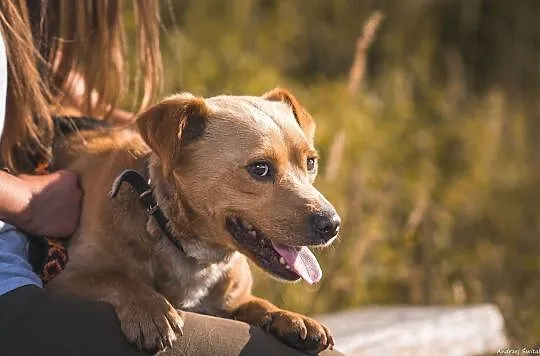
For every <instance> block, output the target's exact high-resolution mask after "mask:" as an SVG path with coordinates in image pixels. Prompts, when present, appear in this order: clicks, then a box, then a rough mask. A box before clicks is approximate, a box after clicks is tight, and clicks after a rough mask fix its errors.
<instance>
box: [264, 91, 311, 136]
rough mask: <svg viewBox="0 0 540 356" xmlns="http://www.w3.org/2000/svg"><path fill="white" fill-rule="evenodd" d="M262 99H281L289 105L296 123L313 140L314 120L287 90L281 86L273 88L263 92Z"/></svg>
mask: <svg viewBox="0 0 540 356" xmlns="http://www.w3.org/2000/svg"><path fill="white" fill-rule="evenodd" d="M262 97H263V99H266V100H271V101H281V102H283V103H285V104H287V105H289V106H290V107H291V109H292V112H293V114H294V117H295V118H296V121H297V122H298V125H300V127H301V128H302V130H303V131H304V133H305V134H306V136H307V138H308V139H310V140H311V141H313V138H314V136H315V121H313V118H312V117H311V115H310V114H309V113H308V112H307V111H306V110H305V109H304V108H303V107H302V105H300V103H299V102H298V100H297V99H296V98H295V97H294V95H292V94H291V93H290V92H289V91H287V90H286V89H282V88H275V89H272V90H271V91H269V92H268V93H266V94H264V95H263V96H262Z"/></svg>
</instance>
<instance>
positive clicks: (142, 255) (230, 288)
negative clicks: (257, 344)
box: [48, 89, 335, 352]
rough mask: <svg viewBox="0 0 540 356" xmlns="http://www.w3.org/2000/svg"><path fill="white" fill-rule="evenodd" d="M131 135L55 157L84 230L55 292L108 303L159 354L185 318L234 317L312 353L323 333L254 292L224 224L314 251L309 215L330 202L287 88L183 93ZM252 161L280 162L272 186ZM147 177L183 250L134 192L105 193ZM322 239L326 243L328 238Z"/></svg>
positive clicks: (134, 337) (85, 138) (104, 132)
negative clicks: (121, 181)
mask: <svg viewBox="0 0 540 356" xmlns="http://www.w3.org/2000/svg"><path fill="white" fill-rule="evenodd" d="M135 125H136V127H135V128H127V129H98V130H94V131H90V132H83V133H79V134H74V135H71V136H70V137H68V139H67V144H65V145H62V146H61V147H60V148H59V149H58V150H57V152H56V156H55V160H56V164H57V166H58V167H57V168H69V169H71V170H73V171H75V172H77V173H78V174H79V175H80V179H81V185H82V188H83V189H84V192H85V195H84V201H83V212H82V217H81V223H80V228H79V230H78V231H77V233H76V234H75V235H74V236H73V238H72V240H71V242H70V247H69V255H70V262H69V263H68V265H67V268H66V270H65V271H63V272H62V274H60V275H59V276H58V277H57V278H56V279H54V280H53V281H52V282H51V283H50V284H49V286H48V288H50V289H52V290H53V291H58V292H62V293H69V294H75V295H78V296H81V297H85V298H90V299H94V300H99V301H104V302H107V303H110V304H112V305H113V306H114V308H115V311H116V313H117V315H118V318H119V321H120V324H121V327H122V330H123V332H124V333H125V335H126V336H127V338H128V339H129V341H131V342H133V343H136V344H137V345H138V346H139V347H140V348H144V349H154V350H155V349H163V348H165V347H167V346H168V345H170V344H171V342H173V341H174V340H176V339H177V334H179V333H181V329H182V326H183V320H182V312H181V310H186V311H196V312H202V313H207V314H212V315H217V316H222V317H228V318H235V319H238V320H242V321H245V322H247V323H250V324H252V325H257V326H261V327H263V328H265V329H266V330H268V331H269V332H272V333H273V334H275V335H276V336H277V337H278V338H280V339H281V340H283V341H284V342H286V343H288V344H290V345H291V346H294V347H297V348H300V349H303V350H306V351H312V352H316V351H320V350H322V349H324V348H326V347H328V346H331V345H333V340H332V336H331V334H330V332H329V331H328V329H327V328H326V327H325V326H324V325H322V324H320V323H319V322H317V321H315V320H313V319H310V318H308V317H306V316H303V315H300V314H297V313H293V312H290V311H285V310H282V309H279V308H278V307H276V306H274V305H272V304H271V303H269V302H268V301H266V300H264V299H260V298H257V297H254V296H252V295H251V292H250V291H251V285H252V277H251V272H250V270H249V266H248V264H247V261H246V257H245V255H247V256H248V257H253V256H251V255H250V251H248V250H246V249H245V248H243V247H242V246H241V245H239V244H238V243H237V242H236V241H235V240H234V239H233V238H232V236H231V234H230V233H229V231H228V230H227V229H226V227H225V221H226V219H227V218H228V217H230V216H236V217H239V218H241V219H243V220H245V221H249V222H250V223H252V224H254V225H256V226H257V229H258V230H260V231H263V232H264V234H265V235H266V236H267V237H268V238H269V239H270V240H272V241H274V242H278V243H282V244H287V245H290V246H291V245H292V246H300V245H317V244H319V245H321V244H323V243H322V242H321V241H315V240H314V239H313V236H312V234H311V235H310V233H309V231H308V230H309V227H308V226H307V225H308V224H307V221H308V219H307V217H308V216H309V215H310V214H312V213H313V212H318V211H323V210H325V211H331V212H333V213H334V214H335V212H334V210H333V208H332V206H331V205H330V204H329V203H328V202H327V201H326V199H325V198H324V197H323V196H322V195H321V194H320V193H319V192H318V191H317V190H316V189H315V188H314V187H313V186H312V182H313V179H314V174H313V173H310V172H307V170H306V164H305V162H306V158H307V157H308V156H312V155H315V154H316V153H315V150H314V147H313V135H314V130H315V125H314V123H313V120H312V119H311V117H310V116H309V114H308V113H307V112H306V111H305V110H304V109H303V108H302V107H301V106H300V105H299V104H298V102H297V100H296V99H295V98H294V97H293V96H292V95H291V94H290V93H288V92H287V91H285V90H282V89H275V90H274V91H272V92H270V93H268V94H266V95H264V96H263V97H233V96H218V97H214V98H210V99H202V98H197V97H194V96H192V95H191V94H179V95H173V96H171V97H168V98H166V99H165V100H163V101H162V102H161V103H159V104H157V105H155V106H153V107H151V108H150V109H148V110H147V111H146V112H144V113H142V114H141V115H140V116H139V117H138V119H137V121H136V123H135ZM254 158H264V159H267V160H269V161H271V162H273V164H274V165H275V166H276V178H275V180H274V181H273V182H262V181H257V180H256V179H254V178H253V177H252V176H250V175H249V173H248V172H247V171H246V169H245V166H246V165H247V164H248V162H249V161H250V160H252V159H254ZM128 168H131V169H136V170H138V171H139V172H145V171H146V170H148V172H149V175H150V177H151V180H152V185H153V189H154V194H155V197H156V200H157V201H158V203H159V205H160V206H161V208H162V209H163V211H164V213H165V214H166V216H168V218H169V220H170V223H171V226H170V227H171V229H172V232H173V234H174V236H175V237H176V238H177V239H179V240H180V241H181V244H182V246H183V248H184V249H185V251H186V254H187V256H186V255H184V254H182V253H181V252H180V251H179V250H178V249H177V248H176V247H175V246H174V245H173V244H172V243H171V242H170V241H169V240H168V239H167V238H166V237H165V236H164V234H163V232H162V231H161V230H160V229H159V227H158V226H157V224H156V223H155V221H154V220H153V219H150V218H148V216H147V215H146V214H145V212H144V210H143V209H142V207H141V206H140V205H139V202H138V199H137V196H136V194H134V191H133V190H131V189H130V188H128V187H125V188H122V189H121V190H120V193H119V195H118V197H117V198H116V199H115V200H111V199H110V197H109V194H108V193H109V190H110V189H111V185H112V183H113V181H114V179H115V177H117V176H118V175H119V173H120V172H122V171H123V170H124V169H128ZM325 242H328V241H325Z"/></svg>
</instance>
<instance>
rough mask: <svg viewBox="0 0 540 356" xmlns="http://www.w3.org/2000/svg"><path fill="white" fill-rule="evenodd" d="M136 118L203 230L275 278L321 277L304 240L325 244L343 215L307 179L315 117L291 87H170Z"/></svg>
mask: <svg viewBox="0 0 540 356" xmlns="http://www.w3.org/2000/svg"><path fill="white" fill-rule="evenodd" d="M137 122H138V126H139V129H140V132H141V135H142V137H143V139H144V140H145V141H146V143H147V144H148V145H149V146H150V147H151V148H152V150H153V152H154V153H155V155H156V156H157V157H158V159H159V162H160V164H161V172H162V174H163V175H164V177H165V178H166V179H167V180H168V181H169V182H170V184H171V186H172V187H174V188H173V189H176V191H177V192H178V196H179V197H180V198H179V202H178V204H181V205H182V210H183V211H184V212H185V214H187V216H188V220H189V224H190V228H191V229H193V231H194V233H195V234H196V235H197V236H198V237H199V238H200V239H203V240H205V241H206V242H207V243H209V244H211V245H214V246H215V245H219V246H225V247H228V248H232V249H235V250H238V251H240V252H242V253H243V254H245V255H247V256H248V257H249V258H251V259H252V260H253V261H254V262H255V263H256V264H257V265H259V266H260V267H262V268H263V269H264V270H265V271H267V272H269V273H271V274H272V275H274V276H276V277H278V278H281V279H285V280H298V279H299V278H300V277H301V278H303V279H304V280H305V281H306V282H308V283H315V282H317V281H319V280H320V278H321V276H322V272H321V269H320V267H319V264H318V262H317V260H316V258H315V256H314V255H313V254H312V253H311V252H310V250H309V249H308V247H307V246H324V245H328V244H330V243H331V242H332V241H333V240H334V238H335V237H336V236H337V234H338V230H339V225H340V218H339V216H338V215H337V213H336V211H335V209H334V207H333V206H332V205H331V204H330V203H329V202H328V201H327V200H326V199H325V198H324V196H323V195H322V194H321V193H320V192H319V191H318V190H317V189H315V188H314V187H313V185H312V183H313V181H314V179H315V176H316V174H317V160H318V158H317V152H316V151H315V148H314V147H313V135H314V131H315V124H314V122H313V120H312V118H311V116H310V115H309V114H308V113H307V112H306V111H305V110H304V109H303V108H302V107H301V106H300V104H299V103H298V101H297V100H296V99H295V98H294V97H293V96H292V95H291V94H290V93H288V92H287V91H285V90H283V89H274V90H273V91H271V92H269V93H267V94H265V95H263V96H262V97H248V96H245V97H242V96H218V97H213V98H209V99H202V98H197V97H194V96H192V95H191V94H180V95H174V96H171V97H169V98H167V99H165V100H164V101H162V102H161V103H159V104H157V105H155V106H153V107H152V108H150V109H148V110H147V111H146V112H144V113H143V114H141V115H140V117H139V118H138V121H137ZM171 219H173V220H174V217H171Z"/></svg>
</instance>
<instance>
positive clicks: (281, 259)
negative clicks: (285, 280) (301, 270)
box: [279, 257, 285, 265]
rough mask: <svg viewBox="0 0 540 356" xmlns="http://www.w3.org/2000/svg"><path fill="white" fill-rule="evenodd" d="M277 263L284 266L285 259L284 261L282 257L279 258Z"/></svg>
mask: <svg viewBox="0 0 540 356" xmlns="http://www.w3.org/2000/svg"><path fill="white" fill-rule="evenodd" d="M279 263H281V264H282V265H284V264H285V259H284V258H283V257H280V258H279Z"/></svg>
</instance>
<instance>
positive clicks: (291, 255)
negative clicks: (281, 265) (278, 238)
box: [272, 243, 322, 284]
mask: <svg viewBox="0 0 540 356" xmlns="http://www.w3.org/2000/svg"><path fill="white" fill-rule="evenodd" d="M272 246H273V247H274V250H276V252H277V253H279V255H280V256H281V257H283V259H284V260H285V262H287V264H288V265H289V266H290V267H291V270H292V271H293V272H295V273H296V274H298V275H299V276H300V277H302V278H303V279H304V280H305V281H306V282H308V283H309V284H313V283H317V282H318V281H320V280H321V277H322V270H321V266H319V262H317V258H316V257H315V255H314V254H313V253H312V252H311V251H310V250H309V249H308V248H307V247H305V246H302V247H300V248H298V247H290V246H286V245H282V244H278V243H272Z"/></svg>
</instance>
